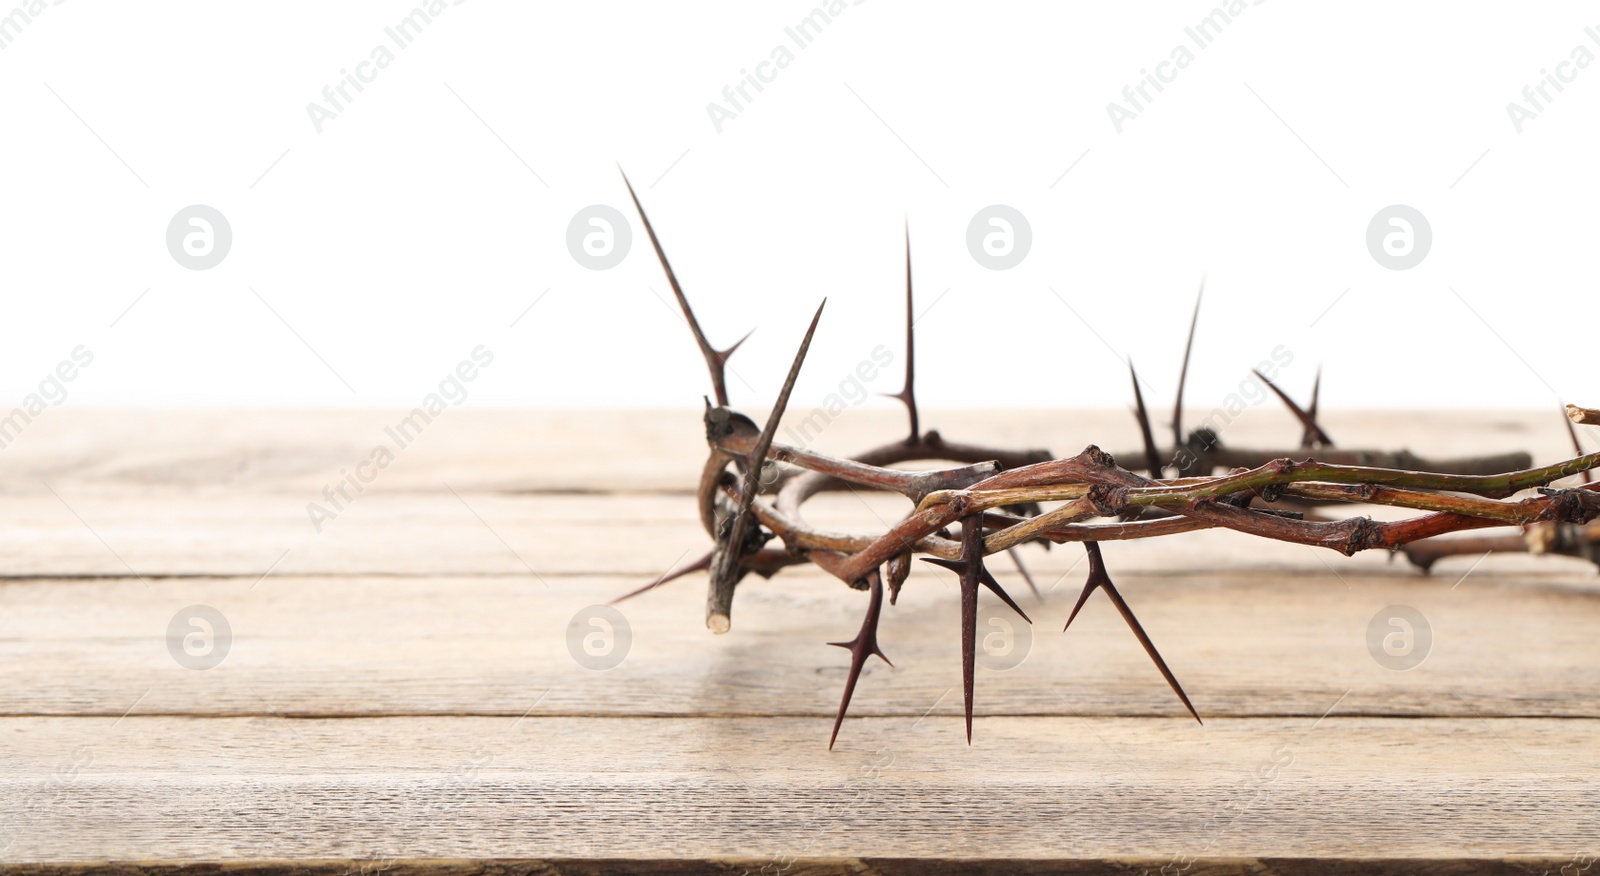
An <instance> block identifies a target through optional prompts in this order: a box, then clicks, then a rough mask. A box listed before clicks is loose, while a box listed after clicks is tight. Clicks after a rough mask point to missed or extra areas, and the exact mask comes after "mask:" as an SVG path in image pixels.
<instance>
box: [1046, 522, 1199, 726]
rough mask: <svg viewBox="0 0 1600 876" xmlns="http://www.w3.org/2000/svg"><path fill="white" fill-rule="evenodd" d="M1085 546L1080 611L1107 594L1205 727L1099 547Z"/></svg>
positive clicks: (1073, 612) (1190, 710) (1084, 544)
mask: <svg viewBox="0 0 1600 876" xmlns="http://www.w3.org/2000/svg"><path fill="white" fill-rule="evenodd" d="M1083 546H1084V549H1085V550H1087V551H1088V552H1089V581H1088V583H1086V584H1084V587H1083V595H1082V596H1080V597H1079V598H1078V607H1079V608H1082V607H1083V602H1084V600H1086V599H1088V598H1089V594H1090V593H1092V592H1093V591H1094V589H1095V588H1096V587H1098V588H1100V589H1101V590H1104V591H1105V592H1106V596H1107V597H1109V598H1110V599H1111V604H1112V605H1115V606H1116V607H1117V613H1118V614H1121V615H1122V619H1123V620H1124V621H1126V622H1127V624H1128V628H1129V629H1131V630H1133V635H1134V636H1135V637H1136V638H1138V640H1139V644H1140V645H1143V646H1144V652H1145V653H1146V654H1149V655H1150V659H1151V660H1153V661H1155V664H1156V669H1158V670H1160V671H1161V677H1162V678H1165V679H1166V680H1167V684H1169V685H1171V686H1172V692H1173V693H1175V694H1177V695H1178V699H1180V700H1182V701H1183V705H1184V708H1186V709H1188V710H1189V714H1190V715H1192V716H1194V719H1195V720H1196V721H1199V722H1200V724H1201V726H1204V725H1205V722H1204V721H1200V713H1199V712H1197V711H1195V708H1194V704H1193V703H1191V702H1189V695H1188V694H1186V693H1184V692H1183V686H1182V685H1180V684H1178V679H1177V677H1176V676H1174V675H1173V674H1172V670H1171V669H1168V668H1167V661H1165V660H1162V659H1161V653H1160V652H1159V651H1157V650H1156V645H1155V643H1154V642H1152V641H1150V637H1149V636H1148V635H1145V631H1144V627H1142V626H1140V625H1139V619H1138V618H1136V617H1134V616H1133V609H1131V608H1129V607H1128V603H1127V600H1124V599H1123V598H1122V594H1121V593H1118V592H1117V585H1115V584H1113V583H1111V576H1110V575H1109V574H1108V573H1107V572H1106V566H1105V561H1104V560H1102V559H1101V557H1100V545H1098V544H1096V543H1094V542H1092V541H1086V542H1084V543H1083ZM1077 613H1078V611H1077V609H1073V611H1072V614H1073V616H1076V615H1077ZM1067 625H1068V626H1071V625H1072V620H1071V618H1068V619H1067Z"/></svg>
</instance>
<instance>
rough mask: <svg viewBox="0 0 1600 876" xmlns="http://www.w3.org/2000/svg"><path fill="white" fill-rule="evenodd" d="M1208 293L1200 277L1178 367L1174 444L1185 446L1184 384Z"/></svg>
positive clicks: (1187, 376) (1174, 406)
mask: <svg viewBox="0 0 1600 876" xmlns="http://www.w3.org/2000/svg"><path fill="white" fill-rule="evenodd" d="M1205 294H1206V278H1205V277H1201V278H1200V291H1199V292H1196V293H1195V296H1194V315H1193V316H1191V317H1189V340H1188V341H1186V342H1185V343H1184V345H1183V367H1181V368H1179V369H1178V401H1177V402H1176V403H1175V404H1174V405H1173V408H1172V446H1173V447H1182V446H1183V384H1184V382H1185V381H1186V380H1188V378H1189V354H1190V353H1191V352H1193V350H1194V329H1195V326H1196V325H1199V323H1200V299H1201V298H1203V297H1205Z"/></svg>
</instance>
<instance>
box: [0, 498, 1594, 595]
mask: <svg viewBox="0 0 1600 876" xmlns="http://www.w3.org/2000/svg"><path fill="white" fill-rule="evenodd" d="M53 486H55V488H56V489H57V492H58V494H59V497H58V496H57V495H51V494H50V493H49V492H43V491H40V492H35V493H31V494H19V495H12V496H8V497H6V499H5V501H4V502H0V557H4V562H3V564H0V577H66V578H70V577H79V576H91V577H92V576H114V577H121V576H127V575H133V574H137V575H142V576H145V577H160V576H171V575H185V576H240V577H246V578H249V579H251V580H252V581H253V580H255V579H256V578H259V577H260V576H261V575H262V574H264V573H266V572H267V570H268V569H269V568H270V569H272V570H273V572H274V574H289V575H363V574H391V575H407V576H435V575H529V574H530V569H531V570H532V572H533V573H537V574H538V575H541V576H556V575H593V574H600V575H632V576H636V577H637V579H638V580H637V582H636V584H635V585H634V586H638V585H642V584H645V583H649V581H650V580H651V579H652V578H654V577H656V576H657V575H660V574H661V573H662V572H664V571H666V570H667V569H668V568H670V567H671V566H673V565H674V564H675V563H676V562H677V561H678V560H679V559H680V558H683V559H685V560H693V559H695V558H697V557H699V556H700V555H702V554H703V553H704V552H705V551H706V550H708V549H709V547H710V544H711V542H710V539H709V538H708V537H707V536H706V534H705V532H704V530H703V529H702V528H701V525H700V522H699V519H698V517H697V516H696V513H695V509H694V499H693V498H692V497H691V496H689V495H687V494H685V495H642V496H622V495H618V494H607V495H598V496H590V495H547V494H521V495H512V494H503V493H475V492H471V491H466V490H462V491H458V492H457V493H451V492H450V491H448V490H446V489H444V488H443V486H442V485H440V487H439V489H438V490H437V491H435V492H421V491H416V492H413V491H404V490H398V489H392V490H391V489H388V488H384V487H380V488H377V489H375V490H373V491H369V492H368V493H367V494H365V495H362V496H359V497H358V498H357V500H356V501H355V502H354V503H352V504H350V505H349V506H347V508H346V510H345V511H344V512H343V513H342V514H340V515H339V516H338V517H337V518H336V519H334V520H332V521H327V522H325V523H324V525H323V530H322V532H320V533H319V532H317V530H316V528H315V527H314V526H313V525H312V523H311V521H310V518H309V517H308V515H307V512H306V503H307V502H308V501H311V500H312V499H315V498H316V496H315V495H308V494H305V493H275V492H244V493H240V494H237V495H230V494H215V495H191V494H186V493H183V492H178V491H161V492H154V493H152V492H150V491H148V490H145V491H140V492H129V491H128V490H125V489H120V488H111V489H107V488H101V487H90V488H74V487H70V486H66V485H53ZM909 507H910V505H909V503H908V502H906V501H905V500H903V499H901V498H900V497H898V496H885V495H866V496H862V495H858V494H854V493H836V494H828V495H824V496H821V497H818V498H817V499H816V500H814V501H813V502H812V503H808V504H807V506H806V513H807V519H808V520H809V521H811V522H813V523H814V524H816V525H818V526H825V527H828V528H830V529H833V530H836V531H841V532H850V533H855V534H858V535H873V534H881V533H882V532H883V531H884V530H885V529H886V528H887V524H886V523H885V521H891V522H892V521H894V520H897V519H899V517H900V516H902V515H903V514H904V512H905V510H906V509H907V508H909ZM1350 513H1351V514H1361V513H1372V515H1373V516H1377V517H1390V518H1393V517H1403V516H1409V515H1407V514H1405V513H1403V512H1402V513H1398V514H1397V513H1395V512H1394V511H1393V510H1392V509H1370V508H1364V507H1359V506H1358V507H1354V508H1352V509H1350ZM1105 550H1106V551H1107V556H1108V562H1111V563H1112V569H1113V571H1114V572H1119V573H1127V572H1140V571H1142V572H1156V571H1162V572H1175V573H1181V574H1187V573H1188V572H1190V571H1192V570H1196V569H1234V570H1240V571H1262V572H1266V571H1273V572H1281V573H1287V574H1292V575H1294V576H1296V577H1298V578H1305V579H1308V580H1314V579H1325V580H1326V581H1328V582H1331V583H1333V584H1338V576H1340V575H1349V574H1369V575H1392V576H1394V577H1396V578H1405V579H1413V580H1417V581H1418V582H1419V583H1418V585H1417V586H1427V585H1425V584H1423V583H1420V582H1421V580H1422V579H1421V573H1420V572H1418V571H1417V570H1416V569H1414V568H1412V566H1411V565H1410V563H1408V562H1406V561H1405V560H1404V559H1403V558H1401V559H1397V558H1396V557H1394V556H1392V555H1390V554H1388V553H1387V552H1383V551H1367V552H1364V553H1361V554H1357V555H1356V556H1354V557H1345V556H1343V555H1341V554H1338V553H1335V552H1333V551H1329V550H1319V549H1314V548H1310V547H1306V546H1304V545H1294V544H1285V543H1282V542H1274V541H1267V540H1264V539H1257V538H1251V537H1249V536H1246V535H1242V534H1239V533H1235V532H1228V531H1225V530H1213V531H1201V532H1191V533H1183V534H1180V535H1175V536H1169V537H1165V538H1157V539H1145V540H1142V541H1139V542H1115V543H1110V544H1108V545H1106V546H1105ZM1022 552H1023V555H1024V557H1025V558H1026V562H1027V564H1028V567H1029V569H1030V570H1033V571H1035V572H1037V573H1038V575H1039V576H1040V577H1041V578H1044V579H1046V583H1047V584H1048V583H1049V582H1051V581H1054V580H1056V579H1057V578H1059V577H1060V576H1061V575H1063V574H1064V573H1066V572H1067V571H1068V570H1076V569H1078V568H1079V567H1078V563H1079V562H1080V561H1081V559H1082V557H1083V550H1082V548H1080V547H1078V546H1075V545H1064V546H1059V547H1056V548H1054V549H1052V550H1050V551H1048V552H1046V551H1044V550H1043V549H1041V548H1039V547H1037V546H1032V545H1029V546H1025V547H1024V548H1023V549H1022ZM1480 559H1482V557H1481V555H1471V556H1464V557H1460V558H1453V559H1450V560H1446V561H1443V562H1441V563H1440V564H1439V565H1438V567H1437V569H1436V570H1435V572H1434V574H1435V576H1436V577H1437V578H1439V579H1440V580H1448V581H1451V582H1453V581H1455V580H1456V579H1457V578H1459V577H1460V576H1461V575H1462V574H1465V573H1467V572H1468V571H1472V570H1476V572H1475V574H1476V573H1481V572H1498V573H1501V574H1506V575H1511V574H1517V575H1530V576H1533V577H1534V578H1537V579H1560V580H1563V581H1573V582H1590V581H1593V580H1594V566H1593V564H1591V563H1587V562H1584V561H1582V560H1576V559H1571V558H1567V557H1537V556H1529V555H1526V554H1509V555H1502V554H1497V555H1495V556H1492V557H1490V558H1488V559H1487V560H1485V561H1484V562H1483V563H1482V564H1481V565H1477V562H1478V561H1479V560H1480ZM994 567H995V570H996V572H997V574H1001V575H1007V574H1012V567H1011V563H1010V561H1009V560H1007V559H1005V558H1000V559H998V560H997V561H996V562H995V563H994ZM784 574H785V575H788V574H792V572H785V573H784ZM1074 574H1076V572H1075V573H1074ZM1340 586H1342V585H1340ZM626 589H632V587H627V588H626Z"/></svg>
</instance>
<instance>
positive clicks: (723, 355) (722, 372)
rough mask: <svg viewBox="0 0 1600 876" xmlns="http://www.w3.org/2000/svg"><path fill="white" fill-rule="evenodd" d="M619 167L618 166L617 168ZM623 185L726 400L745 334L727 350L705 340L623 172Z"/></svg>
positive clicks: (719, 396) (720, 397)
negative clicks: (732, 363) (730, 366)
mask: <svg viewBox="0 0 1600 876" xmlns="http://www.w3.org/2000/svg"><path fill="white" fill-rule="evenodd" d="M619 169H620V168H619ZM622 184H623V185H625V186H627V187H628V197H629V198H632V199H633V208H634V209H635V210H638V211H639V219H640V221H641V222H643V223H644V230H645V234H647V235H649V237H650V246H651V247H652V248H653V249H655V251H656V259H657V261H659V262H661V270H663V271H665V272H666V275H667V283H668V284H670V285H671V286H672V295H673V297H675V298H677V299H678V307H680V308H682V309H683V318H684V320H685V321H686V322H688V323H689V330H690V331H691V332H693V333H694V341H695V343H696V344H698V345H699V346H700V355H702V356H704V357H705V360H706V369H707V370H708V371H710V372H711V387H712V389H713V390H715V391H716V394H717V404H719V405H727V403H728V380H727V367H726V363H727V361H728V357H729V356H731V355H732V354H733V351H734V350H737V349H738V348H739V344H742V343H744V341H745V338H748V337H750V335H749V334H748V333H747V334H745V336H744V338H740V339H739V341H738V343H736V344H734V345H733V346H731V347H729V348H728V349H726V350H718V349H717V348H715V347H713V346H711V341H709V340H707V339H706V333H705V332H704V331H702V330H701V328H700V320H698V319H696V318H695V315H694V308H692V307H690V306H689V299H688V298H687V297H686V296H685V295H684V294H683V287H682V286H680V285H678V275H677V274H675V273H673V270H672V264H671V263H670V262H668V261H667V254H666V252H665V251H664V250H662V248H661V241H660V240H659V239H657V237H656V229H655V227H654V226H652V225H651V224H650V217H649V216H646V215H645V212H644V207H643V206H642V205H641V204H640V203H639V196H638V195H637V194H635V193H634V191H633V183H631V182H629V181H628V175H627V174H626V173H624V174H622Z"/></svg>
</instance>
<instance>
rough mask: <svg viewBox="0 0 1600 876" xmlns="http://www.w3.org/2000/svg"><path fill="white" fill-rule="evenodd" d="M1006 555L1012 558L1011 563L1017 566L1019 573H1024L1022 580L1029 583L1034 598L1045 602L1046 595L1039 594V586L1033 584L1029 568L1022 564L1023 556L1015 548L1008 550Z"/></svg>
mask: <svg viewBox="0 0 1600 876" xmlns="http://www.w3.org/2000/svg"><path fill="white" fill-rule="evenodd" d="M1006 554H1007V555H1008V556H1010V557H1011V562H1013V563H1015V564H1016V566H1017V571H1018V572H1020V573H1022V580H1024V581H1026V582H1028V589H1029V590H1032V591H1033V598H1034V599H1037V600H1039V601H1040V602H1044V594H1043V593H1040V592H1039V585H1038V584H1035V583H1033V576H1032V575H1030V574H1028V567H1027V566H1024V565H1023V564H1022V555H1021V554H1019V553H1017V549H1016V548H1014V547H1008V548H1006Z"/></svg>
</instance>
